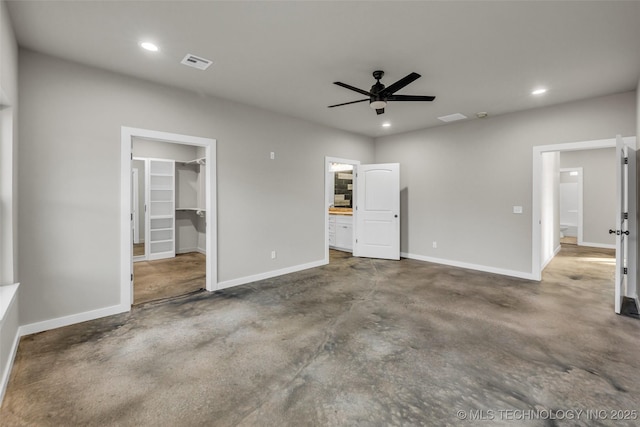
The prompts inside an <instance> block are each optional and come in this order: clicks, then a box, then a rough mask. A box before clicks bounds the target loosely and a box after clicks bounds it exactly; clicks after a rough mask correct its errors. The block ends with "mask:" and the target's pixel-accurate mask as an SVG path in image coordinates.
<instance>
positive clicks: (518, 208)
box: [513, 206, 522, 214]
mask: <svg viewBox="0 0 640 427" xmlns="http://www.w3.org/2000/svg"><path fill="white" fill-rule="evenodd" d="M513 213H514V214H521V213H522V206H514V207H513Z"/></svg>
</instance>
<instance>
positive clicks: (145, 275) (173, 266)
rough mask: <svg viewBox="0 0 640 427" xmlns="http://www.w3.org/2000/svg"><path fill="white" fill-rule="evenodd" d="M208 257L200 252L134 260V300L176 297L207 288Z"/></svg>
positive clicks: (136, 302)
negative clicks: (156, 258) (147, 259)
mask: <svg viewBox="0 0 640 427" xmlns="http://www.w3.org/2000/svg"><path fill="white" fill-rule="evenodd" d="M206 262H207V257H206V255H204V254H201V253H198V252H190V253H186V254H178V255H176V256H175V257H173V258H165V259H158V260H154V261H139V262H135V263H133V303H134V304H144V303H147V302H149V301H155V300H160V299H164V298H171V297H176V296H179V295H185V294H188V293H191V292H195V291H197V290H198V289H204V288H205V287H206V280H207V266H206Z"/></svg>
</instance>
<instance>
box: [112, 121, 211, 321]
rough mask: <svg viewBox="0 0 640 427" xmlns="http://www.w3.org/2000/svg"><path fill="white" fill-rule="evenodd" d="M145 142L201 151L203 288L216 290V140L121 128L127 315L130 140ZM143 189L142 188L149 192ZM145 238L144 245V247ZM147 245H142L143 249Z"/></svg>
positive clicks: (125, 307) (126, 306)
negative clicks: (204, 170) (205, 165)
mask: <svg viewBox="0 0 640 427" xmlns="http://www.w3.org/2000/svg"><path fill="white" fill-rule="evenodd" d="M135 137H139V138H146V139H152V140H157V141H163V142H169V143H176V144H186V145H194V146H197V147H203V148H204V149H205V157H206V159H207V163H208V165H209V167H208V173H207V174H206V175H207V176H206V183H205V188H206V193H207V194H206V199H205V219H206V224H207V225H206V253H207V260H206V284H205V288H206V289H207V290H208V291H214V290H216V289H217V288H218V287H219V284H218V280H217V279H218V274H217V261H218V255H217V226H216V224H217V218H216V212H217V209H216V202H217V197H216V173H215V165H216V140H215V139H211V138H202V137H197V136H188V135H181V134H175V133H169V132H162V131H155V130H149V129H139V128H131V127H127V126H122V128H121V139H120V141H121V148H120V155H121V160H120V176H121V179H120V194H121V199H120V200H121V202H120V218H121V220H120V224H121V226H120V236H121V237H120V242H121V243H120V244H121V257H120V277H121V279H120V284H121V285H120V309H121V311H129V310H130V309H131V303H132V302H133V256H132V252H133V251H132V250H133V241H132V233H131V214H132V209H131V168H132V159H133V148H132V141H133V138H135ZM149 187H150V185H146V186H145V188H149ZM146 237H147V236H145V243H146V240H147V239H146ZM147 246H148V245H147V244H145V249H146V247H147Z"/></svg>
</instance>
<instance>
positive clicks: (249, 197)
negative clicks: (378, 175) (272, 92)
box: [19, 51, 374, 324]
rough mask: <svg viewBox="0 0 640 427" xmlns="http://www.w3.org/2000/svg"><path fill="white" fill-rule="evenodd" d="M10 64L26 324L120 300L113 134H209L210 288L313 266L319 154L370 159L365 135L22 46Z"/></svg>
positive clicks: (317, 242) (320, 226) (318, 256)
mask: <svg viewBox="0 0 640 427" xmlns="http://www.w3.org/2000/svg"><path fill="white" fill-rule="evenodd" d="M20 67H21V68H20V77H21V79H20V90H21V94H20V96H21V106H20V112H21V117H23V118H24V120H23V121H21V128H20V132H21V138H20V158H21V159H23V163H22V164H23V165H25V167H24V168H22V169H21V171H22V172H21V173H20V187H19V189H20V200H19V206H20V215H21V225H20V228H19V232H20V233H21V235H20V236H21V240H20V241H21V245H20V254H22V255H23V256H22V257H21V259H20V264H19V269H20V272H21V274H22V275H23V277H22V281H23V291H24V292H23V294H22V296H23V297H24V298H21V301H20V303H21V305H20V309H21V313H20V314H21V323H23V324H28V323H32V322H37V321H41V320H47V319H52V318H57V317H61V316H66V315H71V314H75V313H80V312H85V311H89V310H93V309H98V308H103V307H108V306H112V305H116V304H118V303H119V292H120V283H119V280H120V279H119V269H120V267H119V259H120V239H119V230H120V213H119V209H120V194H119V193H120V190H119V185H120V132H121V126H130V127H136V128H144V129H153V130H159V131H166V132H173V133H180V134H186V135H193V136H201V137H209V138H215V139H216V140H217V158H218V160H217V179H218V195H217V197H218V200H217V201H218V224H217V229H218V254H219V255H218V256H219V257H218V280H219V281H225V280H231V279H236V278H242V277H247V276H250V275H254V274H259V273H265V272H269V271H274V270H278V269H282V268H287V267H291V266H297V265H301V264H305V263H310V262H314V261H319V260H322V259H323V258H324V250H325V249H324V235H325V227H326V225H325V223H324V215H325V212H324V203H323V200H324V156H336V157H345V158H353V159H360V160H362V162H363V163H366V162H372V161H373V159H374V146H373V143H372V140H371V139H370V138H367V137H361V136H357V135H353V134H349V133H346V132H342V131H338V130H334V129H330V128H326V127H323V126H320V125H316V124H313V123H310V122H306V121H302V120H299V119H295V118H292V117H287V116H282V115H279V114H275V113H271V112H268V111H265V110H260V109H257V108H253V107H249V106H246V105H241V104H238V103H234V102H230V101H225V100H220V99H216V98H211V97H205V96H200V95H198V94H194V93H190V92H186V91H183V90H179V89H175V88H170V87H166V86H161V85H158V84H154V83H150V82H146V81H142V80H138V79H134V78H129V77H125V76H121V75H117V74H114V73H110V72H106V71H102V70H98V69H95V68H91V67H86V66H82V65H78V64H75V63H71V62H68V61H64V60H61V59H56V58H53V57H50V56H46V55H42V54H39V53H35V52H31V51H21V52H20ZM34 123H36V124H37V126H34V125H33V124H34ZM271 151H275V153H276V159H275V160H270V159H269V153H270V152H271ZM24 159H29V160H28V162H27V160H24ZM27 163H28V164H27ZM85 230H93V233H91V234H90V235H88V234H87V233H86V231H85ZM272 250H276V251H277V253H278V256H277V258H276V259H275V260H272V259H271V257H270V254H271V251H272Z"/></svg>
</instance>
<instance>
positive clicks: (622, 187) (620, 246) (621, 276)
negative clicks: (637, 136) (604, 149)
mask: <svg viewBox="0 0 640 427" xmlns="http://www.w3.org/2000/svg"><path fill="white" fill-rule="evenodd" d="M625 158H627V147H626V145H625V143H624V140H623V139H622V137H621V136H620V135H618V137H617V138H616V229H615V230H609V233H615V234H616V276H615V301H614V310H615V312H616V313H618V314H620V311H621V308H622V297H623V296H624V295H625V294H626V274H625V270H626V268H627V239H626V238H625V237H626V236H627V235H628V234H629V231H628V225H627V224H628V223H627V220H626V218H625V212H627V203H628V202H627V197H628V194H627V188H628V174H627V167H626V164H625Z"/></svg>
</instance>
